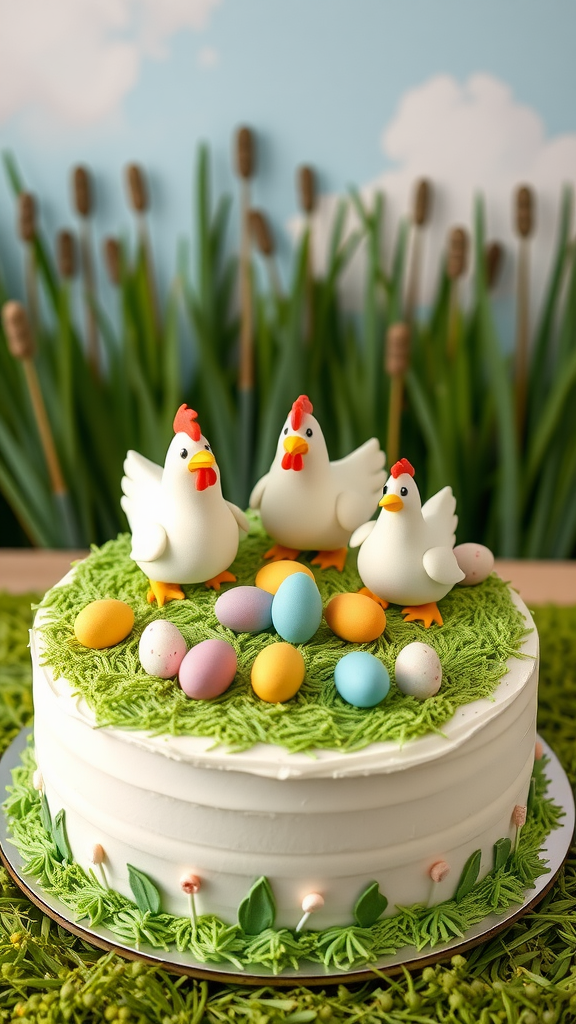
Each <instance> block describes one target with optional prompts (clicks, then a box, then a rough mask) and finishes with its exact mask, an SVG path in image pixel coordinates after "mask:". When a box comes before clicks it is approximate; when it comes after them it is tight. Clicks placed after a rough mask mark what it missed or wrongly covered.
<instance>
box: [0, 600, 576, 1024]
mask: <svg viewBox="0 0 576 1024" xmlns="http://www.w3.org/2000/svg"><path fill="white" fill-rule="evenodd" d="M31 599H32V595H28V596H23V597H13V596H9V595H0V615H1V624H0V664H1V665H2V681H1V684H0V746H1V749H2V750H3V749H5V748H6V746H7V745H8V744H9V742H10V741H11V739H12V738H13V737H14V736H15V735H16V734H17V733H18V731H19V730H20V728H21V726H22V725H24V724H26V722H27V721H29V719H30V715H31V710H32V703H31V698H30V669H29V664H28V651H27V650H26V644H27V633H26V630H27V628H28V625H29V623H30V619H31V616H30V611H29V608H30V602H31ZM536 622H537V625H538V628H539V631H540V637H541V644H542V667H541V684H540V686H541V688H540V717H539V729H540V732H541V733H542V735H543V736H544V738H545V739H546V740H547V741H548V742H549V743H550V744H551V745H552V747H553V748H554V750H555V751H556V753H557V754H558V756H559V757H560V759H561V761H562V763H563V765H564V767H565V769H566V771H567V772H568V775H569V777H570V778H571V781H572V782H573V783H574V782H575V781H576V743H575V731H576V730H575V727H574V708H575V707H576V609H575V608H554V607H546V608H541V609H538V610H537V612H536ZM575 912H576V855H575V851H574V850H573V851H572V853H571V856H570V857H569V859H568V861H567V863H566V865H565V867H564V869H563V871H562V873H561V875H560V877H559V879H558V881H557V882H556V884H555V886H554V887H553V889H552V890H551V892H550V893H549V894H548V895H547V896H546V897H545V899H544V900H543V901H542V903H541V904H540V905H539V906H538V908H537V909H536V910H535V911H534V912H533V913H530V914H528V915H526V916H525V917H524V918H523V919H522V920H521V921H520V922H518V923H517V924H515V925H512V926H511V927H510V928H509V929H507V930H506V931H505V932H503V933H502V934H501V935H500V936H498V937H497V938H495V939H494V940H493V941H492V942H490V943H486V944H483V945H480V946H478V947H477V948H476V949H474V950H473V951H471V952H470V953H469V954H468V955H467V956H466V957H461V956H455V957H453V958H452V959H451V961H450V962H448V963H447V964H446V965H438V966H436V967H429V968H425V969H424V971H422V972H419V971H418V972H414V973H409V972H407V971H406V972H404V974H403V975H401V976H399V977H396V978H380V977H375V979H374V981H372V982H369V983H367V984H365V985H362V986H358V985H349V986H346V985H338V986H333V987H330V988H326V989H325V990H321V989H320V990H316V989H306V988H304V987H297V988H294V989H291V990H278V989H272V988H270V987H263V988H259V989H252V988H246V987H245V986H244V987H242V986H227V985H216V984H207V983H206V982H195V981H193V980H192V979H189V978H178V979H177V978H175V977H174V976H171V975H169V974H168V973H166V972H164V971H161V970H158V969H156V968H148V967H145V966H144V965H142V964H131V963H127V962H125V961H123V960H122V959H121V958H119V957H117V956H115V955H113V954H106V955H103V954H102V953H101V951H99V950H97V949H95V948H93V947H92V946H89V945H87V944H86V943H83V942H81V941H80V940H79V939H76V938H74V937H73V936H71V935H70V934H69V933H67V932H66V931H64V930H62V929H60V928H58V927H57V926H56V925H55V924H54V923H53V922H52V921H51V920H50V919H49V918H46V917H44V916H43V915H42V914H41V913H40V911H38V910H36V908H34V907H33V906H32V905H31V904H30V903H29V902H28V900H27V899H26V898H25V897H23V896H22V894H21V893H20V891H19V890H18V889H17V888H16V887H15V886H14V885H13V884H12V883H11V882H10V880H9V878H8V876H7V874H6V873H5V872H4V871H1V872H0V978H1V983H0V1021H20V1022H23V1024H27V1022H28V1021H39V1022H40V1021H46V1022H54V1024H59V1022H60V1021H62V1022H66V1021H74V1022H75V1021H95V1020H109V1021H112V1020H125V1021H128V1022H140V1024H143V1022H147V1021H150V1022H154V1024H201V1022H207V1024H218V1022H228V1021H230V1022H234V1021H242V1022H246V1024H276V1022H281V1021H283V1022H286V1024H306V1022H309V1021H310V1022H311V1021H318V1022H319V1024H321V1022H323V1021H334V1022H336V1021H344V1022H347V1024H356V1022H358V1024H372V1022H377V1021H385V1022H391V1024H392V1022H394V1024H396V1022H398V1024H399V1022H401V1021H403V1022H407V1024H426V1022H434V1021H445V1022H450V1024H452V1022H453V1024H459V1022H461V1024H477V1022H478V1024H499V1022H500V1021H506V1022H509V1024H515V1022H518V1024H539V1022H540V1021H541V1022H542V1024H557V1022H558V1024H562V1022H564V1021H566V1022H568V1021H575V1020H576V913H575Z"/></svg>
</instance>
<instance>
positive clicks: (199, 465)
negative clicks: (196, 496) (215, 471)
mask: <svg viewBox="0 0 576 1024" xmlns="http://www.w3.org/2000/svg"><path fill="white" fill-rule="evenodd" d="M215 462H216V459H215V458H214V456H213V455H212V452H207V451H203V452H196V455H193V456H192V458H191V459H190V462H189V463H188V469H189V470H190V472H191V473H194V472H195V470H197V469H210V466H213V465H214V463H215Z"/></svg>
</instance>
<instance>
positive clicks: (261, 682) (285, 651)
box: [251, 643, 306, 704]
mask: <svg viewBox="0 0 576 1024" xmlns="http://www.w3.org/2000/svg"><path fill="white" fill-rule="evenodd" d="M305 672H306V668H305V665H304V658H303V657H302V655H301V654H300V651H299V650H297V649H296V647H292V644H285V643H277V644H276V643H275V644H269V645H268V647H265V648H264V650H263V651H260V654H259V655H258V656H257V657H256V659H255V661H254V664H253V665H252V675H251V681H252V689H253V690H254V693H255V694H256V695H257V696H258V697H260V699H261V700H265V701H268V703H269V704H282V703H283V702H284V701H286V700H290V698H291V697H293V696H294V694H296V693H298V690H299V689H300V687H301V686H302V682H303V680H304V674H305Z"/></svg>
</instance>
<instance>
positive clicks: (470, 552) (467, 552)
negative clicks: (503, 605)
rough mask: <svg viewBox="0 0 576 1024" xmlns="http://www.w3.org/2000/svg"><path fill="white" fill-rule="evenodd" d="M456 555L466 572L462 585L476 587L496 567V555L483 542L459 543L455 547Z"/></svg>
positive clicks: (460, 584)
mask: <svg viewBox="0 0 576 1024" xmlns="http://www.w3.org/2000/svg"><path fill="white" fill-rule="evenodd" d="M454 555H455V556H456V561H457V562H458V565H459V566H460V568H461V569H462V572H463V573H464V579H463V580H460V583H459V586H460V587H474V586H475V585H476V584H477V583H482V582H483V581H484V580H485V579H488V576H489V575H490V573H491V572H492V570H493V568H494V555H493V554H492V552H491V551H490V548H485V547H484V545H483V544H458V545H457V547H455V548H454Z"/></svg>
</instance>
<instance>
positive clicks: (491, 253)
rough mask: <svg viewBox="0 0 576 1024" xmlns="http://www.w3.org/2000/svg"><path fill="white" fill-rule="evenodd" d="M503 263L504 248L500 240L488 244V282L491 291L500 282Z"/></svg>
mask: <svg viewBox="0 0 576 1024" xmlns="http://www.w3.org/2000/svg"><path fill="white" fill-rule="evenodd" d="M503 263H504V249H503V248H502V246H501V245H500V242H490V243H489V245H487V246H486V284H487V286H488V288H489V290H490V291H491V290H492V289H493V288H495V287H496V285H497V284H498V281H499V279H500V274H501V273H502V264H503Z"/></svg>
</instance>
